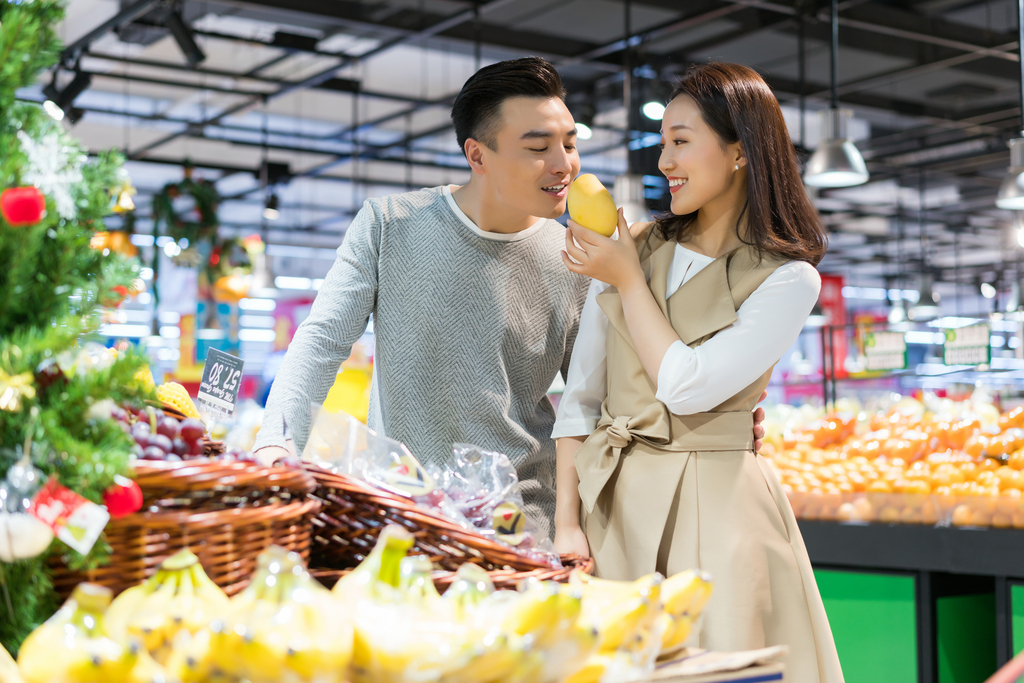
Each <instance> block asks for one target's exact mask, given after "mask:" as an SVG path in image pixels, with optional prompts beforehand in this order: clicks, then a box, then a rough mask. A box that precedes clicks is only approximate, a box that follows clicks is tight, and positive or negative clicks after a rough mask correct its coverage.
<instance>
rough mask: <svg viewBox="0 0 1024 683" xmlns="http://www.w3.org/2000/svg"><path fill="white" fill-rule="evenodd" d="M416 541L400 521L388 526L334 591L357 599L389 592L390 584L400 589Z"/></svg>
mask: <svg viewBox="0 0 1024 683" xmlns="http://www.w3.org/2000/svg"><path fill="white" fill-rule="evenodd" d="M414 540H415V539H414V538H413V535H412V534H411V533H409V531H408V530H407V529H404V528H403V527H400V526H398V525H396V524H389V525H388V526H386V527H384V529H383V530H382V531H381V532H380V536H378V537H377V544H376V545H375V546H374V547H373V550H371V551H370V554H369V555H367V556H366V559H365V560H363V561H362V562H360V563H359V566H358V567H356V568H355V569H353V570H352V571H351V572H349V573H348V574H346V575H345V576H344V577H342V578H341V579H339V580H338V583H336V584H335V585H334V588H333V589H332V590H333V591H334V594H335V595H337V596H338V597H341V598H342V599H344V600H346V601H354V600H357V599H359V598H361V597H365V596H368V595H370V594H374V595H375V594H377V593H378V592H381V591H386V589H387V587H388V586H390V587H392V588H397V587H398V582H399V574H400V563H401V561H402V558H403V557H405V555H406V553H408V552H409V549H410V548H412V546H413V542H414Z"/></svg>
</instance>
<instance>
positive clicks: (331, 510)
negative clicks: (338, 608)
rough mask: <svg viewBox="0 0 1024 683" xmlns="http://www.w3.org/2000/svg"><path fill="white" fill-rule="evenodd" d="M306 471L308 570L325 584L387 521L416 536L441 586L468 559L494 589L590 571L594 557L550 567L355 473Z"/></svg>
mask: <svg viewBox="0 0 1024 683" xmlns="http://www.w3.org/2000/svg"><path fill="white" fill-rule="evenodd" d="M307 469H308V471H309V472H310V473H311V474H312V475H313V476H314V477H315V478H316V483H317V489H316V493H314V494H313V498H314V499H316V500H318V501H319V502H320V504H321V507H320V511H319V513H318V514H317V515H316V516H315V517H314V518H313V536H314V537H313V547H312V551H311V553H310V568H311V570H312V572H313V575H314V576H316V577H317V578H319V579H320V580H321V581H322V582H324V583H325V584H332V583H333V582H334V581H336V580H337V578H338V577H340V576H342V575H343V574H344V573H345V571H346V570H348V569H351V568H352V567H355V566H356V565H358V564H359V563H360V562H362V561H363V559H364V558H365V557H366V554H367V553H369V552H370V550H372V549H373V546H374V545H375V544H376V542H377V536H378V534H379V533H380V531H381V529H383V528H384V527H385V526H387V525H388V524H398V525H400V526H403V527H405V528H406V529H408V530H409V531H410V532H412V534H413V536H414V537H415V539H416V541H415V545H414V548H413V551H412V552H416V553H421V554H424V555H428V556H429V557H430V559H431V560H432V561H433V563H434V566H435V567H437V568H439V569H440V570H441V571H439V572H436V573H435V575H434V583H435V584H437V586H438V587H439V588H444V587H446V586H447V585H448V584H449V583H451V581H452V577H453V576H454V572H455V571H456V570H457V569H458V568H459V567H460V566H461V565H462V564H464V563H466V562H473V563H475V564H478V565H480V566H481V567H483V568H484V569H486V570H487V571H488V573H489V574H490V575H491V579H492V580H493V581H494V583H495V586H496V587H498V588H514V587H515V585H516V584H517V583H518V582H519V581H521V580H523V579H525V578H528V577H536V578H539V579H544V580H554V581H566V580H567V579H568V578H569V573H570V572H571V571H572V570H573V569H575V568H581V569H583V570H584V571H588V572H589V571H592V570H593V561H592V560H590V559H589V558H588V559H585V560H584V559H580V558H577V557H574V556H573V557H568V556H567V557H566V558H563V565H564V566H563V567H562V568H560V569H554V568H552V567H550V566H548V565H547V564H545V563H543V562H542V561H540V560H537V559H534V558H531V557H526V556H524V555H522V554H520V553H518V552H516V551H515V549H513V548H511V547H509V546H507V545H504V544H502V543H499V542H497V541H494V540H491V539H489V538H485V537H484V536H481V535H480V534H477V533H474V532H472V531H468V530H466V529H463V528H462V527H460V526H459V525H458V524H456V523H455V522H453V521H451V520H448V519H446V518H444V517H440V516H437V515H432V514H430V513H429V512H426V511H424V510H423V509H421V508H419V507H418V506H417V505H416V504H415V503H414V502H413V501H411V500H409V499H408V498H403V497H402V496H398V495H395V494H392V493H388V492H387V491H383V490H381V489H378V488H375V487H373V486H370V485H369V484H367V483H365V482H363V481H361V480H359V479H355V478H354V477H349V476H346V475H343V474H335V473H333V472H328V471H327V470H324V469H321V468H319V467H314V466H307Z"/></svg>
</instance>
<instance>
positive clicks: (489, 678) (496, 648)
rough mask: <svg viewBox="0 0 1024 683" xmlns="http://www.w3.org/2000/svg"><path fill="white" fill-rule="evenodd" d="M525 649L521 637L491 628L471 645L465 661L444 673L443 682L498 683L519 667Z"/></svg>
mask: <svg viewBox="0 0 1024 683" xmlns="http://www.w3.org/2000/svg"><path fill="white" fill-rule="evenodd" d="M525 653H526V649H525V646H524V644H523V642H522V639H521V638H516V637H514V636H513V637H509V636H508V635H505V634H503V633H500V632H497V631H493V632H491V633H488V634H486V635H484V636H483V637H482V638H480V640H479V641H478V642H477V643H476V644H475V646H474V648H473V650H472V652H471V653H470V655H469V657H468V659H467V661H466V662H465V663H464V664H463V665H462V666H461V667H460V668H458V669H456V670H454V671H452V672H450V673H449V674H448V675H446V676H445V681H446V683H498V682H504V681H506V680H507V679H508V678H509V677H510V676H512V674H513V673H514V672H515V671H516V670H517V669H518V668H519V667H520V666H521V664H522V661H523V657H524V656H525Z"/></svg>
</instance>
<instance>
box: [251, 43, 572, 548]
mask: <svg viewBox="0 0 1024 683" xmlns="http://www.w3.org/2000/svg"><path fill="white" fill-rule="evenodd" d="M564 97H565V90H564V89H563V87H562V82H561V79H560V78H559V76H558V73H557V72H556V71H555V69H554V67H552V66H551V64H549V63H548V62H547V61H545V60H543V59H539V58H536V57H528V58H524V59H516V60H510V61H505V62H499V63H497V64H492V65H490V66H487V67H484V68H483V69H481V70H480V71H478V72H477V73H476V74H474V75H473V76H472V77H471V78H470V79H469V80H468V81H467V82H466V84H465V85H464V86H463V88H462V91H461V92H460V93H459V95H458V97H457V98H456V100H455V104H454V106H453V107H452V122H453V123H454V125H455V134H456V137H457V139H458V142H459V146H460V147H461V148H462V150H463V152H464V153H465V155H466V160H467V161H468V163H469V167H470V170H471V177H470V180H469V182H468V183H466V185H463V186H462V187H455V186H446V187H435V188H429V189H425V190H420V191H417V192H408V193H404V194H397V195H391V196H387V197H381V198H377V199H369V200H367V201H366V202H365V204H364V205H363V208H362V210H361V211H360V212H359V214H358V215H357V216H356V217H355V219H354V220H353V222H352V225H351V226H350V227H349V229H348V232H347V233H346V235H345V239H344V242H343V243H342V245H341V247H340V248H339V249H338V260H337V261H336V262H335V264H334V266H333V267H332V268H331V271H330V273H329V274H328V275H327V277H326V278H325V279H324V283H323V285H322V286H321V288H320V291H319V293H318V295H317V298H316V301H315V302H314V304H313V309H312V311H311V313H310V315H309V317H308V318H307V319H306V320H305V322H303V323H302V325H301V326H299V329H298V330H297V331H296V333H295V338H294V339H293V340H292V343H291V345H290V347H289V349H288V353H287V354H286V356H285V359H284V362H283V364H282V365H281V368H280V370H279V371H278V373H277V378H276V379H275V381H274V385H273V387H272V389H271V392H270V396H269V398H268V400H267V410H266V414H265V415H264V419H263V427H262V429H261V430H260V432H259V435H258V437H257V439H256V446H255V448H256V450H257V455H258V456H259V458H260V460H261V461H262V462H267V463H269V462H273V461H274V460H276V459H278V458H280V457H284V456H286V455H287V454H288V453H289V451H288V450H287V448H286V435H285V433H284V427H283V425H284V424H287V426H288V428H289V429H290V430H291V433H292V438H293V439H294V447H295V448H296V449H297V450H298V451H299V452H301V450H302V449H303V447H304V446H305V442H306V439H307V438H308V435H309V425H310V420H311V413H310V403H311V402H312V403H322V402H323V400H324V398H325V397H326V396H327V392H328V391H329V389H330V387H331V385H332V383H333V382H334V378H335V375H336V372H337V369H338V366H339V365H340V364H341V362H342V361H343V360H345V358H347V357H348V355H349V351H350V350H351V347H352V344H353V343H354V342H355V341H356V340H357V339H358V338H359V337H360V335H362V334H363V331H364V330H365V329H366V324H367V321H368V319H369V316H370V314H371V313H372V314H373V316H374V333H375V337H376V339H375V343H376V347H375V353H376V359H375V369H374V375H373V385H372V389H371V396H370V413H369V420H368V424H369V426H370V428H371V429H373V430H375V431H376V432H378V433H381V434H384V435H386V436H388V437H390V438H393V439H396V440H398V441H401V442H402V443H404V444H406V445H407V446H408V447H409V449H410V450H411V451H412V452H413V454H414V455H416V456H417V457H418V458H419V459H421V460H423V461H432V462H437V463H444V462H445V461H446V460H447V459H448V458H449V457H450V456H451V453H452V450H451V449H452V444H453V443H457V442H467V443H472V444H476V445H478V446H481V447H483V448H486V449H489V450H495V451H499V452H502V453H506V454H507V455H508V456H509V458H510V459H511V460H512V463H513V464H514V465H515V466H516V469H517V471H518V474H519V479H520V482H521V491H522V493H523V497H524V499H525V502H526V512H527V513H529V514H531V515H532V516H533V517H534V518H535V519H536V520H537V522H538V524H540V525H541V527H542V529H543V530H544V531H545V532H547V533H551V531H553V527H552V526H551V520H552V517H553V515H554V510H555V492H554V486H555V445H554V443H553V442H552V440H551V428H552V426H553V424H554V421H555V412H554V409H553V408H552V406H551V402H550V401H549V400H548V398H547V390H548V388H549V387H550V385H551V382H552V380H553V379H554V377H555V375H556V374H557V373H558V372H559V371H561V372H562V374H563V376H565V375H566V374H567V373H568V367H569V355H570V353H571V351H572V346H573V342H574V340H575V337H576V329H577V326H578V323H579V316H580V310H581V308H582V306H583V302H584V300H585V297H586V291H587V287H588V285H589V281H588V280H587V279H586V278H582V277H580V276H577V275H575V274H573V273H571V272H570V271H568V270H567V269H566V268H565V266H564V265H563V263H562V261H561V251H562V249H563V248H564V246H565V230H564V228H563V227H562V226H561V225H560V224H558V223H557V222H556V221H555V220H554V219H555V218H557V217H559V216H561V215H562V214H563V213H564V212H565V207H566V195H567V192H568V186H569V183H570V182H571V181H572V179H573V178H575V177H576V175H577V174H578V173H579V170H580V160H579V154H578V153H577V151H576V125H575V122H574V121H573V118H572V115H571V114H570V113H569V110H568V109H567V108H566V106H565V103H564V101H563V100H564Z"/></svg>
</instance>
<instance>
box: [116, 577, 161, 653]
mask: <svg viewBox="0 0 1024 683" xmlns="http://www.w3.org/2000/svg"><path fill="white" fill-rule="evenodd" d="M157 585H158V584H157V582H156V575H154V576H151V577H150V578H149V579H147V580H146V581H143V582H142V583H140V584H139V585H137V586H132V587H131V588H128V589H127V590H124V591H122V592H121V594H120V595H118V596H117V597H116V598H114V601H113V602H112V603H110V608H109V609H107V613H106V615H104V622H105V623H106V627H107V633H108V634H110V637H111V638H113V639H114V640H116V641H119V642H124V641H125V639H126V638H127V637H128V623H129V622H130V621H131V619H132V617H133V616H134V615H135V613H136V612H138V610H139V607H140V605H142V601H143V600H145V598H146V596H147V595H149V594H150V593H152V592H153V589H154V588H156V586H157Z"/></svg>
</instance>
